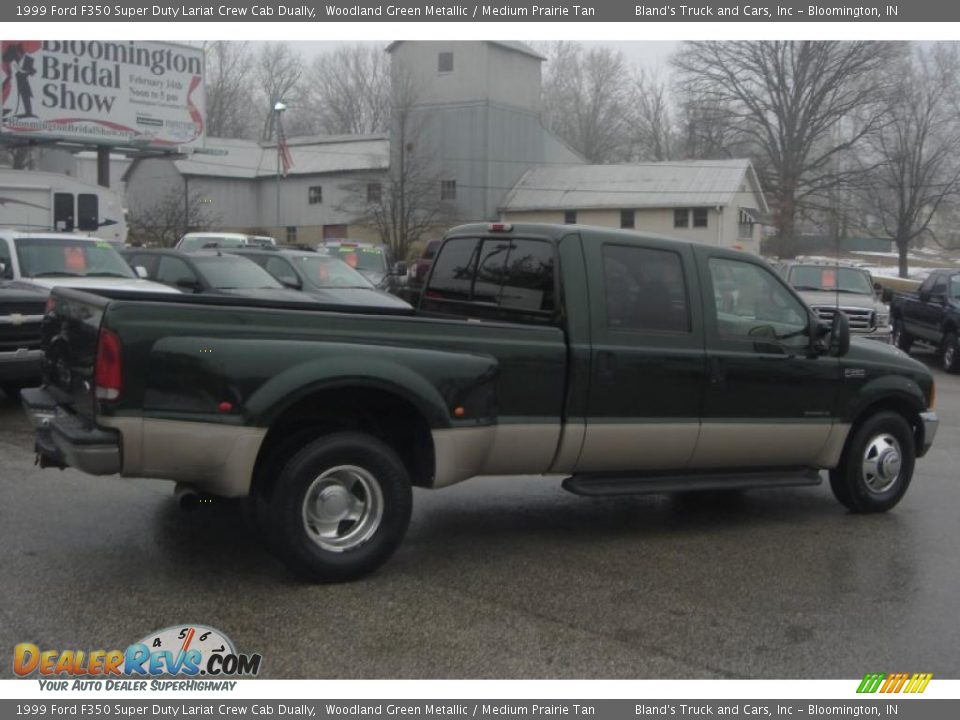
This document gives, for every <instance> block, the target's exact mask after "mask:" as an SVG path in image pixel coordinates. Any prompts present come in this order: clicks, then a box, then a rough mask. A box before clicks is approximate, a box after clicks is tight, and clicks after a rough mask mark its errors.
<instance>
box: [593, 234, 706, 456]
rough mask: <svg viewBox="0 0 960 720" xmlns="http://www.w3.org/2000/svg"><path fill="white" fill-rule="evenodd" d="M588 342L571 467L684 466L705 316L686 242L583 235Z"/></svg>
mask: <svg viewBox="0 0 960 720" xmlns="http://www.w3.org/2000/svg"><path fill="white" fill-rule="evenodd" d="M583 251H584V254H585V255H586V256H587V257H586V267H587V271H588V276H587V280H588V284H589V288H590V325H591V337H592V340H593V346H592V348H591V362H590V390H589V399H588V412H587V418H588V420H587V426H586V434H585V436H584V442H583V446H582V449H581V452H580V458H579V461H578V463H577V467H576V471H577V472H581V473H590V472H629V471H644V470H651V471H656V470H682V469H683V468H685V467H686V466H687V463H688V462H689V461H690V459H691V457H692V456H693V451H694V448H695V447H696V444H697V437H698V435H699V432H700V403H701V401H702V395H703V386H704V349H703V322H702V313H701V311H700V298H699V295H698V294H697V292H696V288H697V283H696V282H695V279H696V276H695V266H694V261H693V251H692V249H691V247H690V246H688V245H679V244H676V243H661V242H657V241H655V240H649V241H648V240H646V239H645V240H644V242H643V244H642V245H640V244H637V243H636V242H622V243H621V242H617V241H608V242H585V243H584V246H583Z"/></svg>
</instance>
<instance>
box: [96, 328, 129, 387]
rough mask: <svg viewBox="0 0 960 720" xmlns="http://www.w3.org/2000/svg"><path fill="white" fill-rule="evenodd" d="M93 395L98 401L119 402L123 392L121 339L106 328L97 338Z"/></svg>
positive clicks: (102, 329) (101, 330)
mask: <svg viewBox="0 0 960 720" xmlns="http://www.w3.org/2000/svg"><path fill="white" fill-rule="evenodd" d="M93 384H94V390H93V395H94V397H96V398H97V400H117V399H119V397H120V391H121V390H123V362H122V356H121V353H120V338H118V337H117V336H116V334H115V333H113V332H112V331H110V330H107V329H106V328H100V335H99V336H98V337H97V361H96V364H95V365H94V368H93Z"/></svg>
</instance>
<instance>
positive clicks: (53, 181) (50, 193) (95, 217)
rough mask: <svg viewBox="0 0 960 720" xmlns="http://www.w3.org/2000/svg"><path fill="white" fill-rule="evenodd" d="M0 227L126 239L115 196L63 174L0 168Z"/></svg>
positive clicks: (112, 240)
mask: <svg viewBox="0 0 960 720" xmlns="http://www.w3.org/2000/svg"><path fill="white" fill-rule="evenodd" d="M0 226H6V227H15V228H21V229H24V230H32V231H51V230H52V231H56V232H80V233H85V234H87V235H90V236H92V237H98V238H101V239H103V240H108V241H111V242H116V243H124V242H126V240H127V222H126V218H125V217H124V210H123V203H122V202H121V201H120V197H119V195H117V194H116V193H115V192H113V191H112V190H110V189H109V188H105V187H100V186H99V185H90V184H89V183H85V182H81V181H80V180H77V179H76V178H72V177H68V176H66V175H59V174H57V173H50V172H37V171H34V170H6V169H0Z"/></svg>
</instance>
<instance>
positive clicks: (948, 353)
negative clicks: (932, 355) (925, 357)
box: [940, 330, 960, 374]
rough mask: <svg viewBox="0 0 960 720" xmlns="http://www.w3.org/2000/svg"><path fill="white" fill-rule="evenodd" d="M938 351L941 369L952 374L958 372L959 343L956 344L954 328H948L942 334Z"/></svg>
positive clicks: (959, 363)
mask: <svg viewBox="0 0 960 720" xmlns="http://www.w3.org/2000/svg"><path fill="white" fill-rule="evenodd" d="M940 352H941V355H940V357H941V358H942V359H943V369H944V370H946V371H947V372H948V373H952V374H956V373H960V345H958V344H957V333H956V331H955V330H949V331H948V332H947V334H946V335H944V337H943V345H942V346H941V348H940Z"/></svg>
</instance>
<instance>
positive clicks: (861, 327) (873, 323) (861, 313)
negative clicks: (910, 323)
mask: <svg viewBox="0 0 960 720" xmlns="http://www.w3.org/2000/svg"><path fill="white" fill-rule="evenodd" d="M780 272H781V274H782V275H783V277H784V278H785V279H786V281H787V282H788V283H790V284H791V285H792V286H793V289H794V290H796V291H797V292H799V293H800V297H802V298H803V299H804V300H805V301H806V302H807V304H808V305H810V307H811V308H813V310H814V311H815V312H816V313H817V315H819V317H820V319H821V320H823V321H824V322H826V323H828V324H829V323H830V322H832V321H833V316H834V315H835V314H836V312H837V310H840V311H842V312H843V313H844V314H845V315H846V316H847V319H848V320H849V321H850V332H852V333H853V334H854V335H858V336H860V337H864V338H868V339H870V340H879V341H881V342H885V343H889V342H890V337H891V335H892V333H893V328H892V326H891V325H890V309H889V308H888V307H887V305H886V304H885V303H884V302H883V301H882V300H880V298H879V297H878V295H877V290H876V288H875V286H874V282H873V278H872V277H871V275H870V273H869V272H867V271H866V270H864V269H863V268H858V267H854V266H852V265H841V264H839V263H826V262H789V261H788V262H785V263H782V264H781V266H780Z"/></svg>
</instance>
